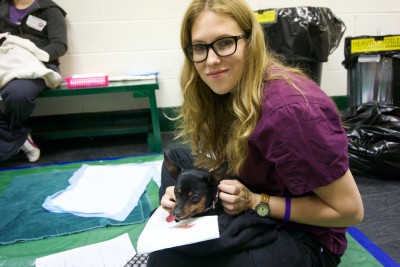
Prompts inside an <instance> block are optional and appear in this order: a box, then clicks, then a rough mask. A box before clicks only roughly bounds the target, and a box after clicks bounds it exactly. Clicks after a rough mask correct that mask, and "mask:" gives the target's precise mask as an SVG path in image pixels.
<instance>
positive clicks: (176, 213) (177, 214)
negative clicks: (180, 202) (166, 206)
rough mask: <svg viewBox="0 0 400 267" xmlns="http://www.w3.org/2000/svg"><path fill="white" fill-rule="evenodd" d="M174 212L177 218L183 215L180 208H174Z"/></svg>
mask: <svg viewBox="0 0 400 267" xmlns="http://www.w3.org/2000/svg"><path fill="white" fill-rule="evenodd" d="M172 214H173V215H174V217H175V218H180V217H181V216H182V211H180V210H173V211H172Z"/></svg>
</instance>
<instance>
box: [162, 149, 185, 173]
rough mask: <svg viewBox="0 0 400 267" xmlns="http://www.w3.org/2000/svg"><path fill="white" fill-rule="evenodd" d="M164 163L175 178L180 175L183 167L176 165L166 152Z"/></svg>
mask: <svg viewBox="0 0 400 267" xmlns="http://www.w3.org/2000/svg"><path fill="white" fill-rule="evenodd" d="M164 164H165V166H166V167H167V169H168V171H169V173H170V174H171V176H172V177H173V178H174V179H176V177H178V175H179V174H180V173H181V171H182V169H181V168H180V167H179V166H176V165H175V164H174V163H172V161H171V160H170V159H169V158H168V156H167V154H166V153H165V152H164Z"/></svg>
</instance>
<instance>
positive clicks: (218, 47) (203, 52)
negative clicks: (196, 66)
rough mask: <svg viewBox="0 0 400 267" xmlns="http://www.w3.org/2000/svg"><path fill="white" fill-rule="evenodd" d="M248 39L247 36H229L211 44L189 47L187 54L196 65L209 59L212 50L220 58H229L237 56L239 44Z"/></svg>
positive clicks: (186, 50)
mask: <svg viewBox="0 0 400 267" xmlns="http://www.w3.org/2000/svg"><path fill="white" fill-rule="evenodd" d="M245 38H247V35H238V36H228V37H224V38H221V39H218V40H216V41H214V42H212V43H209V44H196V45H189V46H188V47H187V48H186V49H185V52H186V54H187V55H188V57H189V58H190V60H191V61H193V62H194V63H199V62H202V61H204V60H206V59H207V57H208V51H209V50H210V48H212V50H213V51H214V52H215V54H217V55H218V56H220V57H227V56H230V55H233V54H235V52H236V49H237V42H238V41H239V40H240V39H245Z"/></svg>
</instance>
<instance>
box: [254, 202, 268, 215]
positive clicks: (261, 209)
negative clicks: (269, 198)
mask: <svg viewBox="0 0 400 267" xmlns="http://www.w3.org/2000/svg"><path fill="white" fill-rule="evenodd" d="M256 212H257V214H258V216H260V217H267V215H268V213H269V206H268V205H267V204H265V203H260V204H258V205H257V207H256Z"/></svg>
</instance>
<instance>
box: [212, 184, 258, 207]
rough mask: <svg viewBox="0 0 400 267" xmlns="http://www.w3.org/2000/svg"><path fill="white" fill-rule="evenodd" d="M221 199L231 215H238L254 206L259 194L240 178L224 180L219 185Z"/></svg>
mask: <svg viewBox="0 0 400 267" xmlns="http://www.w3.org/2000/svg"><path fill="white" fill-rule="evenodd" d="M218 188H219V190H220V193H219V199H220V200H221V204H222V206H223V207H224V211H225V212H226V213H227V214H229V215H237V214H239V213H241V212H242V211H244V210H248V209H250V208H252V207H253V206H254V204H253V202H255V201H257V200H256V199H257V197H256V196H257V194H254V193H253V192H251V191H250V190H249V189H248V188H247V187H245V186H244V185H243V184H242V183H240V182H239V181H238V180H222V181H221V182H220V184H219V185H218Z"/></svg>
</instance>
